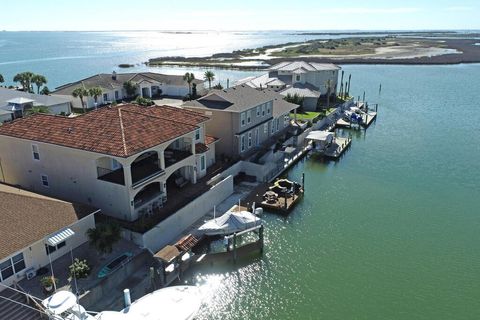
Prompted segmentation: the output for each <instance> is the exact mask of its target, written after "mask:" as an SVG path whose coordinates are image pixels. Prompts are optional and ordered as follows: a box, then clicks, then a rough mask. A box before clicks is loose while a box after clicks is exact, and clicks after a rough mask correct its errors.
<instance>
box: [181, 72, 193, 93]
mask: <svg viewBox="0 0 480 320" xmlns="http://www.w3.org/2000/svg"><path fill="white" fill-rule="evenodd" d="M183 80H185V81H186V82H187V83H188V94H189V95H190V96H191V95H192V81H193V80H195V75H194V74H193V73H191V72H187V73H185V75H184V76H183Z"/></svg>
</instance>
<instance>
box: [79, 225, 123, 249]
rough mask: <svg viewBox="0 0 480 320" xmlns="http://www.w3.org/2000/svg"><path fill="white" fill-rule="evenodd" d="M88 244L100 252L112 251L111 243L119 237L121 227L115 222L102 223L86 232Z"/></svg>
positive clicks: (115, 241)
mask: <svg viewBox="0 0 480 320" xmlns="http://www.w3.org/2000/svg"><path fill="white" fill-rule="evenodd" d="M86 234H87V237H88V239H89V241H90V245H91V246H93V247H95V249H97V251H98V252H100V253H101V254H105V253H110V252H112V249H113V245H114V244H115V243H117V242H118V241H119V240H120V239H121V237H122V236H121V228H120V226H119V225H118V224H116V223H102V224H99V225H98V226H97V227H96V228H90V229H88V230H87V232H86Z"/></svg>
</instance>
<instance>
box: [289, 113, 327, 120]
mask: <svg viewBox="0 0 480 320" xmlns="http://www.w3.org/2000/svg"><path fill="white" fill-rule="evenodd" d="M320 113H321V112H314V111H306V112H303V113H297V119H298V120H305V121H312V120H313V119H315V118H316V117H318V116H319V115H320ZM294 117H295V115H294V114H293V113H290V118H292V119H293V118H294Z"/></svg>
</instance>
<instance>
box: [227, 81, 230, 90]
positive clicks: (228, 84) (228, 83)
mask: <svg viewBox="0 0 480 320" xmlns="http://www.w3.org/2000/svg"><path fill="white" fill-rule="evenodd" d="M228 88H230V79H227V89H228Z"/></svg>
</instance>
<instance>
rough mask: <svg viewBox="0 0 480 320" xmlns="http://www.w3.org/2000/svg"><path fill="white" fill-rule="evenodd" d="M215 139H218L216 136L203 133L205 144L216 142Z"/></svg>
mask: <svg viewBox="0 0 480 320" xmlns="http://www.w3.org/2000/svg"><path fill="white" fill-rule="evenodd" d="M217 140H218V138H217V137H214V136H209V135H208V134H206V135H205V144H206V145H209V144H212V143H214V142H216V141H217Z"/></svg>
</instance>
